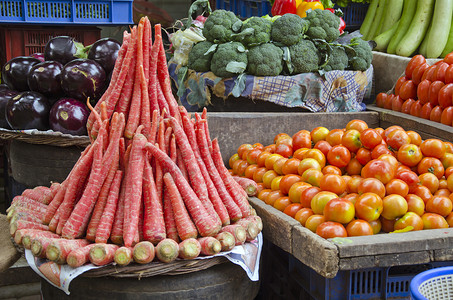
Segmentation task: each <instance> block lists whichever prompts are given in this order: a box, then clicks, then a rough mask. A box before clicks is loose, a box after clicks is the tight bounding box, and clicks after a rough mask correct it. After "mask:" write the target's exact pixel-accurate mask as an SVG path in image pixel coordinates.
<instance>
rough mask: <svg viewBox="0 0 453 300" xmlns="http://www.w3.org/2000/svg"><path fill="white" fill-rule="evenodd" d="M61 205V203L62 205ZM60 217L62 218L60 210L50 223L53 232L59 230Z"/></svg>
mask: <svg viewBox="0 0 453 300" xmlns="http://www.w3.org/2000/svg"><path fill="white" fill-rule="evenodd" d="M60 207H61V205H60ZM60 219H61V211H58V210H57V212H56V213H55V215H54V216H53V218H52V220H51V221H50V223H49V230H50V231H52V232H55V233H56V232H57V228H58V224H60Z"/></svg>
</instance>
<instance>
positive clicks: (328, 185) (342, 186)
mask: <svg viewBox="0 0 453 300" xmlns="http://www.w3.org/2000/svg"><path fill="white" fill-rule="evenodd" d="M319 187H320V188H321V190H323V191H329V192H332V193H335V194H337V195H341V194H343V193H344V192H345V191H346V181H345V180H344V179H343V177H342V176H341V175H336V174H325V175H324V176H323V177H322V178H321V181H320V182H319Z"/></svg>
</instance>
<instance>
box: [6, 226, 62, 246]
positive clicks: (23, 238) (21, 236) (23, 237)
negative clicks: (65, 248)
mask: <svg viewBox="0 0 453 300" xmlns="http://www.w3.org/2000/svg"><path fill="white" fill-rule="evenodd" d="M39 236H42V237H50V238H59V237H60V236H59V235H58V234H55V233H53V232H50V231H44V230H40V229H20V230H17V231H16V233H15V234H14V241H15V242H16V243H17V244H18V245H23V246H24V248H25V249H30V246H31V241H32V239H34V238H36V237H39Z"/></svg>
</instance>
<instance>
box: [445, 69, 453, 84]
mask: <svg viewBox="0 0 453 300" xmlns="http://www.w3.org/2000/svg"><path fill="white" fill-rule="evenodd" d="M445 83H446V84H448V83H453V67H452V64H450V65H449V66H448V68H447V70H446V71H445Z"/></svg>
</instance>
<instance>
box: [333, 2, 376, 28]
mask: <svg viewBox="0 0 453 300" xmlns="http://www.w3.org/2000/svg"><path fill="white" fill-rule="evenodd" d="M368 6H369V4H368V3H365V4H364V3H350V4H349V5H348V6H346V7H339V6H337V5H335V7H334V8H335V9H337V8H340V9H341V11H342V12H343V20H344V21H345V22H346V29H347V30H355V29H358V28H360V26H361V25H362V22H363V20H364V19H365V16H366V13H367V11H368Z"/></svg>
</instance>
